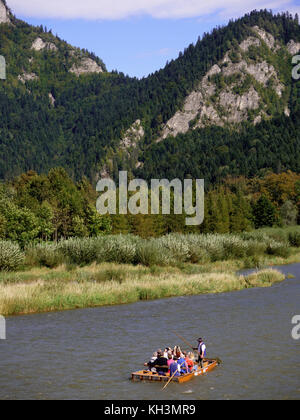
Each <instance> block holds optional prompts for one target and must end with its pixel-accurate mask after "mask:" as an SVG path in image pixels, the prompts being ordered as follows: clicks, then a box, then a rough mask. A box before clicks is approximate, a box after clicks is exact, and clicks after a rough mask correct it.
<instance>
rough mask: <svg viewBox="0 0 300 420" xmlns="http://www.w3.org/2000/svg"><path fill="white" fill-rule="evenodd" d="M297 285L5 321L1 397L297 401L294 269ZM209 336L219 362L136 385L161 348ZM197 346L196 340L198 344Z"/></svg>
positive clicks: (299, 302) (298, 307) (299, 372)
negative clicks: (184, 376)
mask: <svg viewBox="0 0 300 420" xmlns="http://www.w3.org/2000/svg"><path fill="white" fill-rule="evenodd" d="M279 269H280V270H281V271H283V272H284V273H285V274H288V273H290V274H293V275H294V276H295V277H296V278H295V279H290V280H286V281H285V282H283V283H281V284H277V285H275V286H273V287H272V288H267V289H248V290H243V291H241V292H233V293H225V294H220V295H202V296H193V297H182V298H174V299H165V300H159V301H152V302H139V303H136V304H131V305H124V306H115V307H104V308H97V309H84V310H76V311H69V312H58V313H51V314H41V315H29V316H20V317H9V318H8V319H7V340H6V341H0V372H1V375H0V399H2V400H3V399H102V400H118V399H120V400H127V399H134V400H162V399H164V400H202V399H300V340H298V341H297V340H294V339H292V335H291V331H292V328H293V326H292V323H291V320H292V318H293V317H294V315H300V264H295V265H290V266H286V267H279ZM173 331H176V332H177V333H178V334H179V335H182V336H184V337H185V338H186V339H187V340H189V341H193V340H196V339H197V338H198V337H199V336H203V337H205V341H206V344H207V347H208V355H209V356H210V357H213V356H216V357H219V358H221V359H222V361H223V364H222V365H221V366H220V367H219V368H217V369H216V370H215V371H213V372H211V373H209V374H208V375H207V376H204V377H198V378H195V379H193V380H192V381H191V382H188V383H186V384H181V385H180V384H175V383H172V384H170V385H169V386H168V388H167V389H166V390H165V391H163V392H162V385H161V384H159V383H132V382H131V381H130V380H129V377H130V373H131V372H133V371H135V370H139V369H142V367H143V363H144V362H145V361H148V359H149V357H150V356H151V354H152V352H153V351H155V350H157V348H164V347H165V346H174V345H176V344H179V345H181V346H182V347H183V348H184V347H185V345H184V343H182V342H180V340H179V339H178V338H177V337H176V335H175V334H174V333H173ZM195 345H196V341H195Z"/></svg>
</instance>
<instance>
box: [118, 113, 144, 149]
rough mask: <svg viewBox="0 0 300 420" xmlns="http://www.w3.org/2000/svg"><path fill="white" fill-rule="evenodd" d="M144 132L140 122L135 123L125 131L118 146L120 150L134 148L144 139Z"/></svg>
mask: <svg viewBox="0 0 300 420" xmlns="http://www.w3.org/2000/svg"><path fill="white" fill-rule="evenodd" d="M144 135H145V131H144V128H143V126H142V123H141V121H140V120H136V122H135V123H134V124H133V125H132V126H131V127H130V128H129V129H128V130H127V131H126V133H125V135H124V137H123V138H122V140H121V143H120V146H121V148H122V149H126V150H128V149H130V148H134V149H135V148H136V147H137V144H138V142H139V141H140V140H141V139H142V138H143V137H144Z"/></svg>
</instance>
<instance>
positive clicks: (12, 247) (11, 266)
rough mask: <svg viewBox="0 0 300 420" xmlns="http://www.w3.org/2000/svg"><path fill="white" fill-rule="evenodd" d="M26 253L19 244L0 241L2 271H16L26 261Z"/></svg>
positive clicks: (0, 266)
mask: <svg viewBox="0 0 300 420" xmlns="http://www.w3.org/2000/svg"><path fill="white" fill-rule="evenodd" d="M24 260H25V254H24V253H23V252H22V251H21V249H20V247H19V245H16V244H14V243H12V242H8V241H0V271H14V270H17V269H18V268H20V266H21V265H22V264H23V263H24Z"/></svg>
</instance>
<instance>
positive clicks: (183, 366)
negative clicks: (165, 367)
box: [178, 353, 188, 375]
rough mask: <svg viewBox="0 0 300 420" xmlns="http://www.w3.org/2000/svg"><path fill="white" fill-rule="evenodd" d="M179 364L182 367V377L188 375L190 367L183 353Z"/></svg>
mask: <svg viewBox="0 0 300 420" xmlns="http://www.w3.org/2000/svg"><path fill="white" fill-rule="evenodd" d="M178 363H179V366H180V372H181V374H182V375H184V374H186V373H188V365H187V363H186V360H185V358H184V355H183V353H181V355H180V358H179V359H178Z"/></svg>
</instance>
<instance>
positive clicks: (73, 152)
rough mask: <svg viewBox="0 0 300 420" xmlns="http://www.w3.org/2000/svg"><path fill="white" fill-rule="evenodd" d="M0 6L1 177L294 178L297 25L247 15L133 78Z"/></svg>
mask: <svg viewBox="0 0 300 420" xmlns="http://www.w3.org/2000/svg"><path fill="white" fill-rule="evenodd" d="M0 5H1V9H0V10H1V13H0V55H3V56H4V57H5V59H6V61H7V80H6V81H2V80H1V81H0V112H1V120H0V179H9V178H11V177H13V176H16V175H19V174H20V173H22V172H24V171H27V170H30V169H32V170H36V171H37V172H46V171H48V170H49V169H50V168H52V167H57V166H62V167H64V168H66V169H67V170H68V172H69V173H70V175H71V176H72V177H73V178H74V179H80V178H81V177H82V176H83V175H86V176H87V177H89V178H90V179H91V180H92V181H93V182H95V181H96V180H97V179H98V178H99V177H100V176H101V174H102V175H107V174H109V175H111V176H116V175H117V172H118V171H119V170H120V169H128V170H130V171H131V172H132V174H133V175H136V176H141V177H144V178H152V177H155V178H156V177H158V176H161V177H169V178H174V177H181V178H183V177H186V176H192V177H195V176H197V177H204V178H206V179H207V180H208V181H211V182H215V181H217V180H218V179H220V178H222V177H224V176H226V175H228V174H229V173H231V174H237V175H240V174H242V175H247V176H252V175H254V174H257V173H258V172H259V171H261V170H262V171H264V170H265V169H268V168H271V169H273V170H275V171H278V170H283V169H291V170H293V171H296V172H299V166H300V148H299V144H300V141H299V123H300V114H299V112H300V108H299V95H300V93H299V87H298V85H299V84H298V83H297V81H294V80H293V79H292V76H291V73H292V63H291V58H292V56H293V55H295V54H296V53H297V52H298V50H299V47H300V29H299V22H298V18H297V17H296V18H294V17H292V16H290V15H289V14H282V15H276V16H274V15H273V14H272V13H270V12H267V11H261V12H252V13H250V14H248V15H246V16H245V17H243V18H241V19H238V20H237V21H234V22H233V21H231V22H230V23H229V24H228V25H227V26H226V27H222V28H217V29H215V30H214V31H212V32H211V33H210V34H204V36H203V37H202V38H201V39H200V38H199V40H198V41H197V42H196V44H195V45H190V46H189V47H188V48H187V49H186V50H185V51H184V52H183V53H182V54H180V56H179V57H178V59H177V60H173V61H172V62H170V63H167V65H166V67H165V68H164V69H162V70H160V71H158V72H156V73H155V74H152V75H150V76H149V77H147V78H144V79H142V80H138V79H135V78H130V77H127V76H125V75H124V74H122V73H117V72H112V73H109V72H107V69H106V67H105V65H104V63H103V62H102V60H101V59H99V58H98V57H96V56H95V55H94V54H92V53H89V52H88V51H86V50H80V49H76V48H74V47H72V46H71V45H69V44H68V43H67V42H65V41H62V40H61V39H60V38H58V37H57V36H54V35H53V34H52V33H51V31H50V32H49V31H48V30H46V28H42V27H32V26H30V25H28V24H26V23H24V22H22V21H20V20H18V19H16V18H15V17H14V16H13V15H12V13H11V12H10V11H8V10H7V8H6V5H5V3H4V2H3V0H0ZM3 7H4V9H3Z"/></svg>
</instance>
